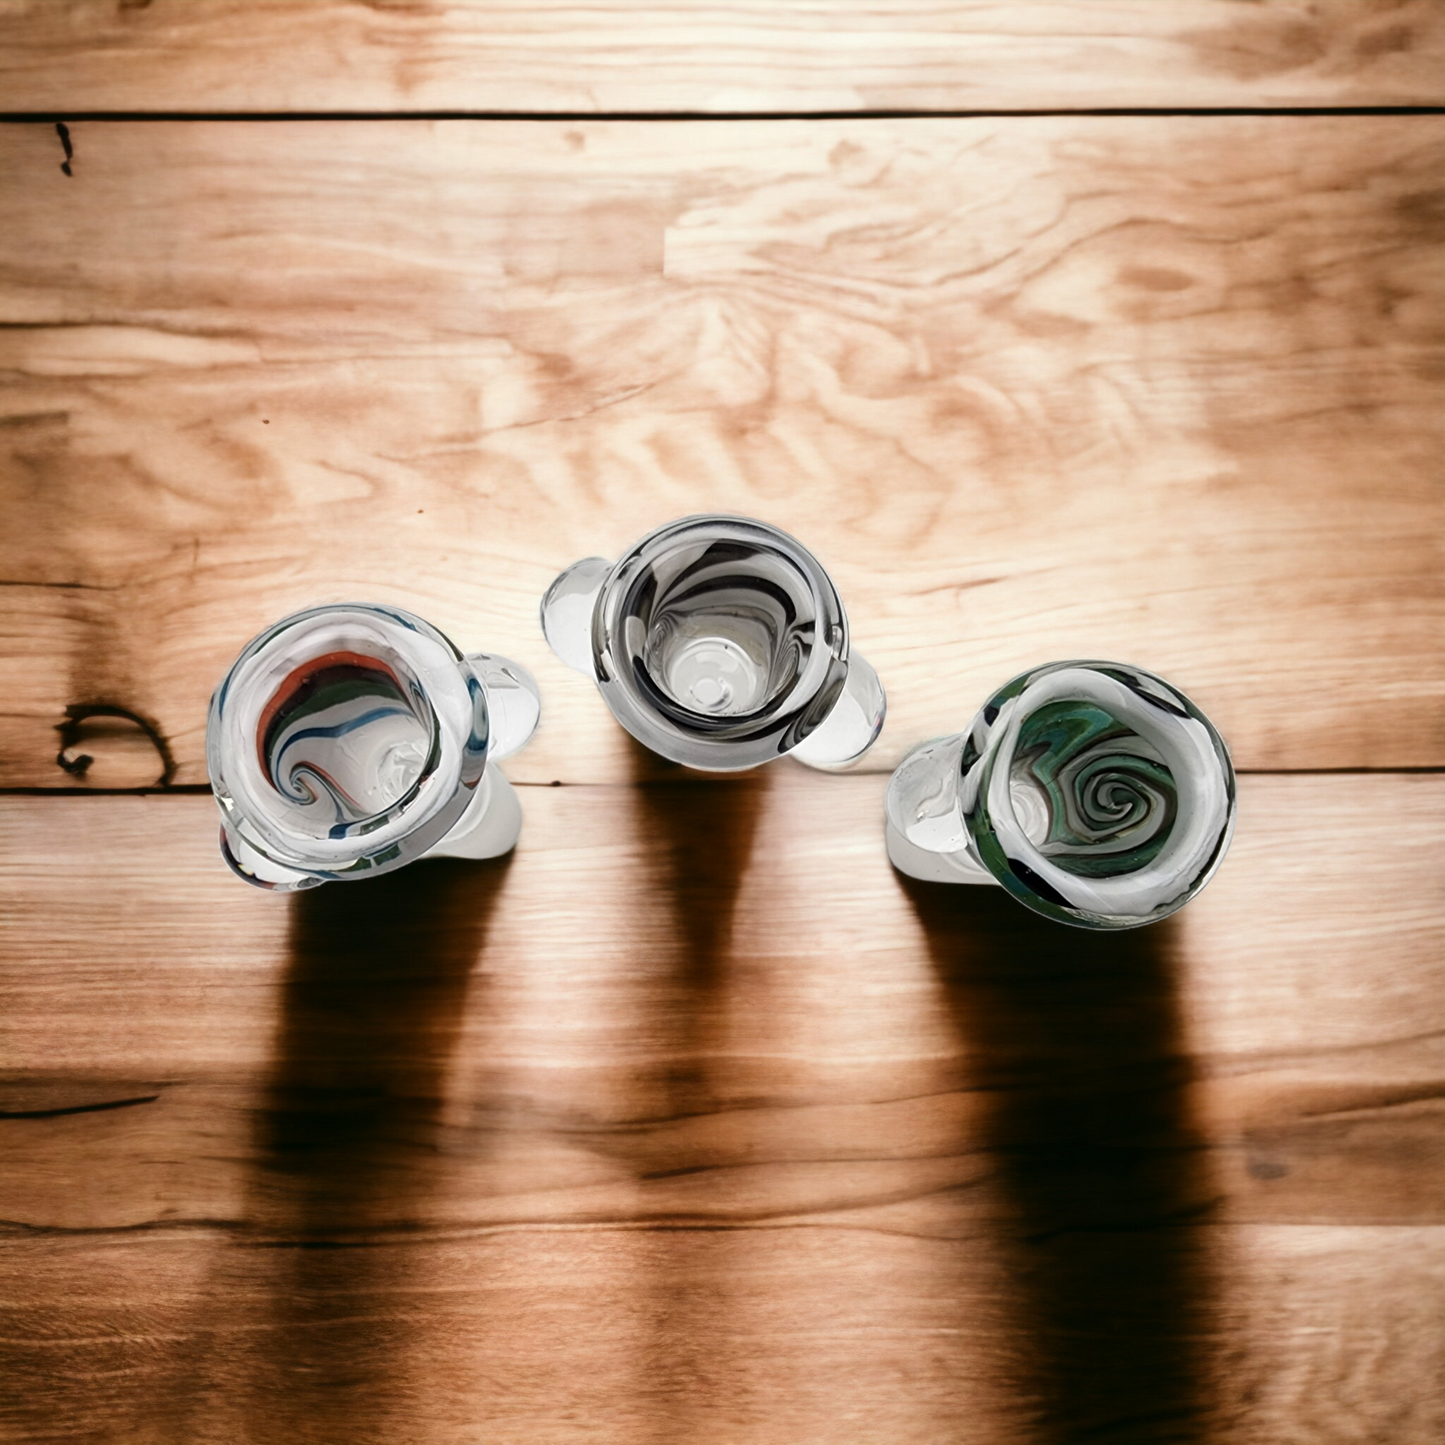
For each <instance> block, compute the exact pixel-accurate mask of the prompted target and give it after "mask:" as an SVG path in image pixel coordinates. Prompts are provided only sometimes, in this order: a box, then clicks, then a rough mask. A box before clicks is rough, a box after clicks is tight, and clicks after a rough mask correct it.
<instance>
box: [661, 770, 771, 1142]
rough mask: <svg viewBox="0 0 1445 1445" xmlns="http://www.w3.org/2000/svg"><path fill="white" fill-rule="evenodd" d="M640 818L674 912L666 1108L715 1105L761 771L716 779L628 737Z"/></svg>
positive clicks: (665, 904) (665, 901)
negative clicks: (664, 771)
mask: <svg viewBox="0 0 1445 1445" xmlns="http://www.w3.org/2000/svg"><path fill="white" fill-rule="evenodd" d="M633 746H634V753H635V760H634V769H635V772H636V775H637V784H636V787H635V789H634V791H635V795H636V798H637V822H638V827H639V829H640V830H641V833H642V839H643V842H642V851H643V853H644V855H645V856H646V857H647V858H648V860H649V862H648V868H649V871H650V874H651V875H652V876H655V877H656V878H657V879H658V883H659V889H660V893H661V895H662V896H661V897H659V900H658V906H659V907H660V908H666V909H667V910H668V911H669V912H670V914H671V923H672V930H671V931H672V939H673V949H672V959H671V972H670V976H669V978H668V980H667V984H666V992H665V995H664V997H665V1001H666V1003H665V1013H664V1017H663V1018H662V1019H661V1020H660V1022H661V1025H662V1027H663V1030H664V1035H665V1037H664V1039H663V1040H662V1041H661V1042H662V1043H663V1046H664V1051H665V1052H666V1054H667V1055H668V1057H669V1060H670V1062H669V1063H668V1065H667V1077H666V1078H665V1080H663V1081H662V1082H663V1085H664V1089H665V1094H666V1099H667V1105H668V1112H669V1113H670V1114H671V1115H673V1116H676V1115H680V1114H691V1113H697V1112H699V1111H702V1110H706V1109H707V1108H709V1107H710V1106H711V1104H712V1089H713V1082H712V1081H711V1080H710V1078H709V1063H708V1057H707V1056H708V1053H709V1051H710V1050H711V1049H713V1048H714V1047H716V1045H717V1043H718V1041H719V1037H720V1028H721V1025H722V1023H723V1010H724V1008H725V1005H726V993H727V969H728V956H729V953H730V951H731V948H732V927H733V913H734V910H735V908H736V905H737V897H738V889H739V888H740V887H741V884H742V879H743V874H744V873H745V872H746V871H747V866H748V859H749V858H750V857H751V855H752V850H753V836H754V834H755V832H756V830H757V819H758V812H759V809H760V806H761V803H762V797H763V792H764V790H765V789H766V787H767V777H766V774H765V773H764V771H763V770H762V769H755V770H754V771H752V772H749V773H744V774H741V775H739V776H736V777H729V778H715V777H708V776H706V775H699V774H697V773H692V772H689V771H688V770H687V769H685V768H681V767H678V768H674V769H672V770H671V773H670V774H669V775H666V776H664V777H663V778H661V779H659V778H658V776H657V774H658V772H659V770H660V768H665V767H666V766H667V765H666V764H663V763H660V762H659V760H658V759H657V758H656V757H655V756H653V755H652V754H651V753H648V752H647V751H646V749H644V748H643V747H642V745H641V744H640V743H639V744H634V745H633Z"/></svg>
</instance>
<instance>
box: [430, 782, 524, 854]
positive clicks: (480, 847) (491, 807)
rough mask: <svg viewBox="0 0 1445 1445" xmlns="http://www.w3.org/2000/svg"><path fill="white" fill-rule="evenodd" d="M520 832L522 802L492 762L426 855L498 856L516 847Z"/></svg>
mask: <svg viewBox="0 0 1445 1445" xmlns="http://www.w3.org/2000/svg"><path fill="white" fill-rule="evenodd" d="M521 834H522V804H521V801H520V800H519V799H518V797H517V793H516V789H514V788H513V787H512V785H511V783H509V782H508V781H507V779H506V777H505V776H504V774H503V773H502V770H501V769H500V768H498V767H497V766H495V765H494V764H493V763H488V764H487V771H486V773H485V774H484V775H483V777H482V781H481V783H480V784H479V785H478V786H477V792H476V796H475V797H474V798H473V799H472V801H471V804H470V805H469V806H468V808H467V811H466V812H465V813H463V814H462V816H461V819H460V821H459V822H458V823H457V825H456V827H455V828H453V829H452V830H451V832H450V833H448V834H447V835H446V837H445V838H443V839H442V840H441V842H440V843H438V844H437V845H436V846H435V847H434V848H431V849H429V850H428V851H427V853H426V854H425V855H424V856H425V857H427V858H499V857H500V856H501V855H502V854H503V853H510V852H511V850H512V849H513V848H515V847H516V846H517V839H518V838H519V837H521Z"/></svg>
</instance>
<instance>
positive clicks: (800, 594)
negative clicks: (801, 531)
mask: <svg viewBox="0 0 1445 1445" xmlns="http://www.w3.org/2000/svg"><path fill="white" fill-rule="evenodd" d="M542 630H543V632H544V633H545V634H546V637H547V641H548V643H549V645H550V646H551V648H552V651H553V652H555V653H556V654H557V656H558V657H560V658H561V659H562V661H563V662H565V663H567V665H568V666H569V667H573V668H575V669H576V670H577V671H578V672H582V673H585V674H586V675H587V676H588V677H591V678H593V679H594V680H595V681H596V683H597V685H598V687H599V688H600V689H601V692H602V696H603V698H604V699H605V700H606V703H607V706H608V707H609V708H610V709H611V710H612V715H613V716H614V717H615V718H616V719H617V721H618V722H619V723H621V724H622V726H623V727H624V728H626V729H627V731H628V732H630V733H631V734H632V735H633V737H635V738H637V739H638V741H639V742H642V743H644V744H646V746H647V747H649V748H651V749H652V750H653V751H654V752H656V753H660V754H661V755H662V756H663V757H665V758H671V759H672V760H673V761H674V762H678V763H685V764H687V766H689V767H693V768H701V769H706V770H710V771H715V772H728V771H733V770H735V769H740V768H751V767H756V766H757V765H758V764H759V763H765V762H767V761H769V759H771V758H776V757H780V756H782V755H783V754H785V753H787V754H791V755H792V756H793V757H795V758H797V759H798V760H799V761H800V762H804V763H808V764H809V765H810V766H812V767H819V768H832V767H842V766H844V765H846V764H847V763H850V762H852V761H853V760H854V759H855V758H858V757H861V756H862V754H863V753H864V752H866V751H867V750H868V748H869V747H871V746H872V744H873V740H874V739H875V738H876V737H877V736H878V733H879V730H880V729H881V728H882V726H883V714H884V709H885V705H886V704H885V699H884V695H883V687H882V684H881V683H880V682H879V681H878V674H877V673H875V672H874V671H873V669H872V668H871V667H870V666H869V665H868V663H867V662H865V661H864V659H863V658H861V657H860V656H859V655H858V654H857V653H856V652H851V653H850V651H849V647H848V619H847V617H846V615H845V614H844V611H843V604H842V602H841V601H840V599H839V597H838V592H837V589H836V588H835V587H834V586H833V583H832V580H831V579H830V578H829V576H828V574H827V573H826V572H825V571H824V570H823V568H822V566H821V565H820V564H819V562H818V560H817V558H815V557H814V556H813V554H812V553H811V552H809V551H808V550H807V549H806V548H805V547H803V546H802V544H801V543H799V542H798V541H796V540H795V539H794V538H792V537H790V536H789V535H788V534H787V533H786V532H782V531H780V530H779V529H778V528H776V527H771V526H769V525H768V524H767V523H765V522H757V521H752V520H750V519H749V518H746V517H724V516H700V517H684V518H683V519H682V520H681V521H678V522H672V523H669V524H668V525H667V526H665V527H660V528H658V530H657V531H655V532H651V533H649V534H648V535H647V536H646V537H644V538H643V539H642V540H641V541H640V542H638V543H637V544H636V546H634V547H632V548H631V549H630V550H629V551H628V552H627V553H626V554H625V555H624V556H623V557H622V558H620V559H619V560H618V561H617V562H608V561H606V560H605V559H604V558H601V557H588V558H585V559H584V560H583V561H581V562H577V563H574V564H573V565H572V566H571V567H569V568H568V569H567V570H566V571H565V572H563V573H562V575H561V576H560V577H558V578H557V579H556V581H554V582H553V583H552V585H551V586H550V587H549V588H548V589H547V593H546V596H545V597H543V599H542Z"/></svg>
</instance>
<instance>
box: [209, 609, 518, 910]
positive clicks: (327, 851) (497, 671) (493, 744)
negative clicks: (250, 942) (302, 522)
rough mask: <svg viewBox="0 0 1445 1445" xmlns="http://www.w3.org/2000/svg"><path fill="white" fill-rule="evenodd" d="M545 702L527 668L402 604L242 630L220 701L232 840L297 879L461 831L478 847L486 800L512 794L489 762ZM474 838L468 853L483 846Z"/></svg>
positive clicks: (433, 845)
mask: <svg viewBox="0 0 1445 1445" xmlns="http://www.w3.org/2000/svg"><path fill="white" fill-rule="evenodd" d="M537 712H538V705H537V693H536V684H535V683H533V682H532V680H531V678H530V677H529V676H527V674H526V673H525V671H523V670H522V669H520V668H517V667H516V666H515V664H512V663H508V662H507V661H506V660H505V659H504V658H495V657H489V656H488V655H486V654H483V653H477V654H474V655H472V656H470V657H467V656H464V655H463V654H462V653H461V652H460V651H459V650H458V648H457V647H456V646H455V644H454V643H452V642H451V641H450V639H448V638H447V637H445V636H444V635H443V634H442V633H440V632H438V631H437V629H436V628H434V627H433V626H431V624H430V623H428V622H425V621H424V620H423V619H421V618H420V617H416V616H414V615H413V614H411V613H409V612H405V611H403V610H402V609H400V608H395V607H378V606H372V605H370V604H365V603H346V604H341V605H337V606H327V607H313V608H309V609H307V610H306V611H304V612H297V613H293V614H292V615H291V616H289V617H285V618H283V619H282V620H281V621H280V622H278V623H276V624H275V625H274V626H273V627H270V628H267V629H266V631H265V632H263V633H261V634H260V635H259V636H258V637H256V638H254V639H253V640H252V641H251V642H250V643H248V644H247V646H246V647H245V648H244V649H243V650H242V652H241V654H240V656H239V657H238V658H237V659H236V661H235V663H234V664H233V665H232V667H231V669H230V671H229V672H228V673H227V674H226V677H225V679H224V680H223V681H222V682H221V685H220V686H219V687H218V688H217V689H216V691H215V694H214V696H213V697H212V699H211V710H210V717H209V719H208V723H207V729H206V758H207V766H208V769H209V771H210V776H211V786H212V790H213V791H214V793H215V796H216V802H217V804H218V805H219V807H220V809H221V818H222V830H221V850H222V853H223V855H224V856H225V858H226V861H227V862H228V863H229V864H230V865H231V867H232V869H233V870H234V871H235V872H236V873H238V874H239V875H240V876H241V877H243V878H245V879H246V880H247V881H248V882H251V883H256V884H259V885H261V886H263V887H267V888H281V889H292V888H309V887H313V886H315V885H316V884H318V883H323V882H330V881H335V880H342V879H346V880H354V879H357V878H363V877H374V876H375V875H377V874H379V873H385V872H389V871H390V870H391V869H393V868H399V867H402V866H403V865H405V864H406V863H409V862H411V861H413V860H414V859H416V858H420V857H422V856H423V855H424V854H426V853H428V852H434V851H452V852H455V851H458V850H457V849H456V848H455V847H454V846H453V840H455V839H456V838H458V837H459V835H460V834H462V833H467V834H468V835H469V836H472V837H473V839H474V844H475V845H476V846H480V843H477V840H476V835H477V832H478V829H479V828H480V826H481V824H482V823H483V821H484V817H485V815H486V813H487V810H488V808H489V806H490V804H491V803H492V802H493V800H494V799H496V798H497V797H499V796H503V795H510V790H509V789H508V787H507V784H506V781H505V779H503V778H502V777H501V775H500V774H498V773H495V770H492V772H490V773H489V771H488V766H487V765H488V760H489V759H490V758H494V757H497V756H500V755H501V754H502V753H503V752H506V751H511V749H512V748H514V747H519V746H521V744H522V743H523V742H525V741H526V739H527V737H529V736H530V734H531V732H532V729H533V727H534V726H535V724H536V719H537ZM503 801H504V803H505V802H506V801H507V798H506V797H505V796H504V797H503ZM510 806H511V808H512V811H513V812H514V813H515V814H516V822H517V825H518V826H520V812H519V811H517V810H516V807H515V800H514V799H512V800H511V804H510ZM464 820H465V822H464ZM508 826H510V824H509V825H508ZM493 831H495V830H493ZM444 841H446V843H447V845H448V846H447V847H446V848H445V849H443V848H442V846H441V845H442V844H443V842H444ZM489 841H490V843H491V844H496V843H497V842H499V841H503V842H504V841H505V839H502V840H498V839H496V838H492V839H490V840H489ZM512 841H515V837H513V838H512ZM476 846H474V847H473V850H472V851H471V852H469V853H467V854H466V856H474V857H479V856H487V854H485V853H483V852H478V851H476ZM507 846H510V844H509V843H508V844H507ZM503 851H504V850H503Z"/></svg>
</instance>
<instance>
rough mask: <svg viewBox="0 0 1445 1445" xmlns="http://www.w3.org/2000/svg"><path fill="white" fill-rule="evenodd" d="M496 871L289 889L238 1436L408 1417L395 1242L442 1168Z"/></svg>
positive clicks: (394, 1423)
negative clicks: (254, 1302) (456, 1057)
mask: <svg viewBox="0 0 1445 1445" xmlns="http://www.w3.org/2000/svg"><path fill="white" fill-rule="evenodd" d="M506 869H507V860H497V861H493V862H486V863H469V862H462V861H458V860H454V859H437V860H434V861H429V862H424V863H419V864H416V865H413V866H412V867H409V868H406V869H403V870H401V871H399V872H397V873H394V874H390V875H387V876H385V877H382V878H378V879H375V880H371V881H368V882H366V883H361V884H331V885H328V886H326V887H323V888H318V889H315V890H313V891H309V892H306V893H301V894H298V895H297V896H296V897H295V898H294V899H293V900H292V903H291V907H292V914H291V936H290V954H291V962H290V967H289V970H288V973H287V976H286V980H285V984H284V987H283V992H282V1001H281V1019H280V1024H279V1027H278V1031H277V1036H276V1046H275V1057H274V1061H273V1067H272V1073H271V1079H270V1084H269V1087H268V1090H267V1094H266V1099H265V1103H264V1108H263V1112H262V1114H261V1116H260V1119H259V1123H258V1130H257V1166H256V1170H255V1173H254V1175H253V1180H252V1186H253V1187H252V1191H251V1194H252V1207H251V1218H252V1222H253V1226H254V1227H255V1228H256V1230H257V1233H258V1237H257V1243H258V1244H260V1245H262V1246H264V1247H266V1249H267V1251H268V1252H271V1251H274V1254H272V1263H271V1268H270V1270H269V1272H268V1277H267V1289H268V1292H269V1302H268V1303H267V1305H266V1323H267V1325H268V1328H267V1329H266V1330H264V1331H263V1332H262V1333H261V1334H260V1335H258V1336H257V1337H256V1341H255V1343H254V1344H253V1345H252V1347H251V1348H252V1350H253V1351H261V1352H262V1353H261V1355H259V1356H258V1355H257V1354H254V1353H253V1354H252V1355H251V1357H250V1359H249V1361H248V1362H247V1365H246V1367H245V1368H244V1371H243V1373H244V1375H245V1377H246V1378H244V1379H243V1380H241V1381H238V1382H237V1384H238V1386H239V1387H240V1389H239V1393H240V1394H241V1396H242V1397H243V1398H244V1401H245V1404H244V1411H245V1415H246V1430H247V1434H246V1437H245V1438H249V1439H255V1440H272V1439H275V1440H282V1439H284V1440H287V1441H293V1442H304V1441H313V1440H314V1441H325V1442H328V1445H329V1442H334V1441H338V1440H346V1441H348V1442H360V1441H366V1440H386V1439H397V1438H402V1437H403V1436H404V1435H405V1434H406V1433H407V1430H408V1429H410V1428H414V1427H415V1425H416V1418H417V1406H418V1401H417V1398H416V1391H415V1386H416V1384H417V1382H416V1381H411V1380H409V1379H408V1378H407V1369H406V1356H407V1336H408V1332H409V1331H408V1316H409V1315H411V1314H414V1313H415V1311H416V1310H417V1309H418V1308H422V1307H421V1306H419V1305H417V1304H416V1303H415V1302H414V1301H412V1300H411V1299H410V1297H409V1286H410V1285H414V1284H415V1279H414V1278H413V1277H412V1274H411V1263H412V1262H411V1260H410V1250H409V1249H408V1247H407V1246H408V1243H409V1241H410V1240H412V1239H414V1238H416V1236H417V1232H418V1231H419V1230H422V1229H424V1228H425V1226H426V1225H427V1224H428V1223H429V1222H430V1220H429V1215H428V1203H429V1201H430V1200H432V1199H433V1198H434V1197H435V1196H436V1192H437V1188H438V1186H439V1184H440V1183H441V1182H442V1180H441V1172H442V1170H443V1169H444V1168H445V1163H446V1160H445V1155H444V1153H443V1151H442V1149H441V1147H440V1146H441V1143H442V1141H441V1138H440V1134H441V1129H442V1118H441V1114H442V1108H443V1103H444V1095H445V1090H446V1084H447V1076H448V1072H449V1067H450V1062H451V1059H452V1055H453V1053H454V1050H455V1048H456V1045H457V1042H458V1039H459V1037H460V1033H461V1029H462V1025H463V1022H464V1018H465V1014H466V1009H467V1004H468V1001H469V1000H468V993H469V989H470V987H471V981H472V977H473V973H474V970H475V968H476V965H477V961H478V956H479V953H480V951H481V948H482V945H483V941H484V938H485V934H486V930H487V925H488V920H489V918H490V916H491V913H492V912H493V910H494V908H495V906H496V903H497V899H498V896H499V893H500V890H501V885H502V881H503V879H504V877H505V874H506ZM472 1002H475V1000H474V999H473V1000H472ZM250 1274H251V1278H252V1279H254V1278H255V1275H254V1272H250ZM408 1400H410V1406H409V1407H408V1406H407V1403H406V1402H407V1401H408ZM408 1410H409V1413H408Z"/></svg>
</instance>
